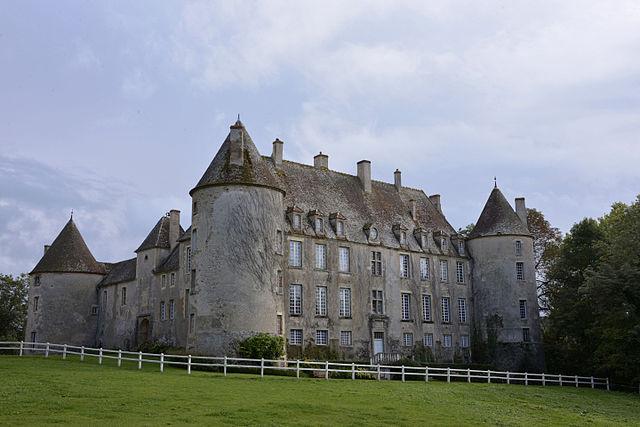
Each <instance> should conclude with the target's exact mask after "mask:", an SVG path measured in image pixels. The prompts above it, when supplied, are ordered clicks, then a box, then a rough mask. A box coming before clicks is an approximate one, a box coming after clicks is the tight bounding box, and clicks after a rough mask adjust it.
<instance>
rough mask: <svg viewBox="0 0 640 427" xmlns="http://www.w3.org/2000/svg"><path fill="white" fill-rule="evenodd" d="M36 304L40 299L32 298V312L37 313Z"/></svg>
mask: <svg viewBox="0 0 640 427" xmlns="http://www.w3.org/2000/svg"><path fill="white" fill-rule="evenodd" d="M38 302H40V297H33V311H38Z"/></svg>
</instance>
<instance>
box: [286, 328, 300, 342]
mask: <svg viewBox="0 0 640 427" xmlns="http://www.w3.org/2000/svg"><path fill="white" fill-rule="evenodd" d="M289 345H302V329H290V330H289Z"/></svg>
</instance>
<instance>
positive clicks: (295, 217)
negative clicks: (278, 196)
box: [287, 206, 302, 232]
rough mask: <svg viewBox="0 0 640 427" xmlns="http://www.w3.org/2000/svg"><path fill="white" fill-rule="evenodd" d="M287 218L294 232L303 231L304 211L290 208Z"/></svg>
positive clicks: (293, 207) (295, 207)
mask: <svg viewBox="0 0 640 427" xmlns="http://www.w3.org/2000/svg"><path fill="white" fill-rule="evenodd" d="M287 218H288V219H289V223H290V224H291V229H292V230H293V231H298V232H300V231H302V209H300V208H299V207H297V206H290V207H288V208H287Z"/></svg>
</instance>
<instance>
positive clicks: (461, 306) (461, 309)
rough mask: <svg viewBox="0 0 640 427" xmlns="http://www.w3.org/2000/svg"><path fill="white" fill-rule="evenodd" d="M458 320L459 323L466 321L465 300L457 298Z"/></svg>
mask: <svg viewBox="0 0 640 427" xmlns="http://www.w3.org/2000/svg"><path fill="white" fill-rule="evenodd" d="M458 320H459V321H460V323H467V300H466V299H465V298H458Z"/></svg>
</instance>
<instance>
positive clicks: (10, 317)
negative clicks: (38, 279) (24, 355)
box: [0, 274, 29, 341]
mask: <svg viewBox="0 0 640 427" xmlns="http://www.w3.org/2000/svg"><path fill="white" fill-rule="evenodd" d="M28 284H29V279H28V277H27V275H26V274H21V275H20V276H17V277H13V276H11V275H4V274H0V340H4V341H13V340H16V341H17V340H22V339H24V328H25V323H26V321H27V292H28Z"/></svg>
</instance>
